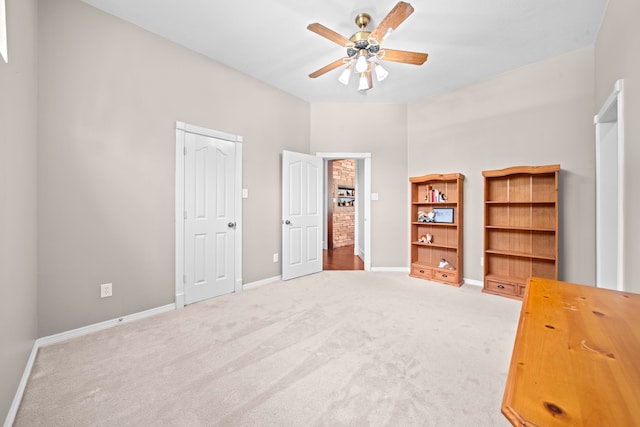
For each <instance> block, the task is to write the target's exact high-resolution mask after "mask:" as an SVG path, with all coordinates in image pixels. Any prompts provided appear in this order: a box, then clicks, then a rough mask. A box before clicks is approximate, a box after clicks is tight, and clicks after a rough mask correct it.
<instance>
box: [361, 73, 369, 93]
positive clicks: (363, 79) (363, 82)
mask: <svg viewBox="0 0 640 427" xmlns="http://www.w3.org/2000/svg"><path fill="white" fill-rule="evenodd" d="M369 89H371V88H370V87H369V82H368V81H367V76H365V75H364V73H360V83H359V84H358V90H359V91H360V92H362V91H365V90H369Z"/></svg>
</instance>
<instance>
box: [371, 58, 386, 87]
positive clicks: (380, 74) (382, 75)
mask: <svg viewBox="0 0 640 427" xmlns="http://www.w3.org/2000/svg"><path fill="white" fill-rule="evenodd" d="M373 69H374V70H375V72H376V78H377V79H378V81H379V82H381V81H383V80H384V79H386V78H387V76H388V75H389V72H388V71H387V70H386V69H385V68H384V67H383V66H382V65H380V64H378V63H376V64H375V65H374V67H373Z"/></svg>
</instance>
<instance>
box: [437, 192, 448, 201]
mask: <svg viewBox="0 0 640 427" xmlns="http://www.w3.org/2000/svg"><path fill="white" fill-rule="evenodd" d="M438 201H439V202H446V201H447V195H446V194H444V193H440V196H439V197H438Z"/></svg>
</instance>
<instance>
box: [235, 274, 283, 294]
mask: <svg viewBox="0 0 640 427" xmlns="http://www.w3.org/2000/svg"><path fill="white" fill-rule="evenodd" d="M279 280H282V276H273V277H269V278H268V279H262V280H258V281H256V282H251V283H245V284H244V285H242V289H243V290H245V291H246V290H249V289H253V288H257V287H259V286H263V285H268V284H269V283H273V282H277V281H279Z"/></svg>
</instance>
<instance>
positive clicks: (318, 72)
mask: <svg viewBox="0 0 640 427" xmlns="http://www.w3.org/2000/svg"><path fill="white" fill-rule="evenodd" d="M344 60H345V58H340V59H336V60H335V61H333V62H332V63H331V64H328V65H325V66H324V67H322V68H320V69H319V70H316V71H314V72H313V73H311V74H309V77H311V78H312V79H315V78H316V77H319V76H321V75H323V74H324V73H328V72H329V71H331V70H335V69H336V68H338V67H339V66H341V65H343V64H344V63H345V62H344Z"/></svg>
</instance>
